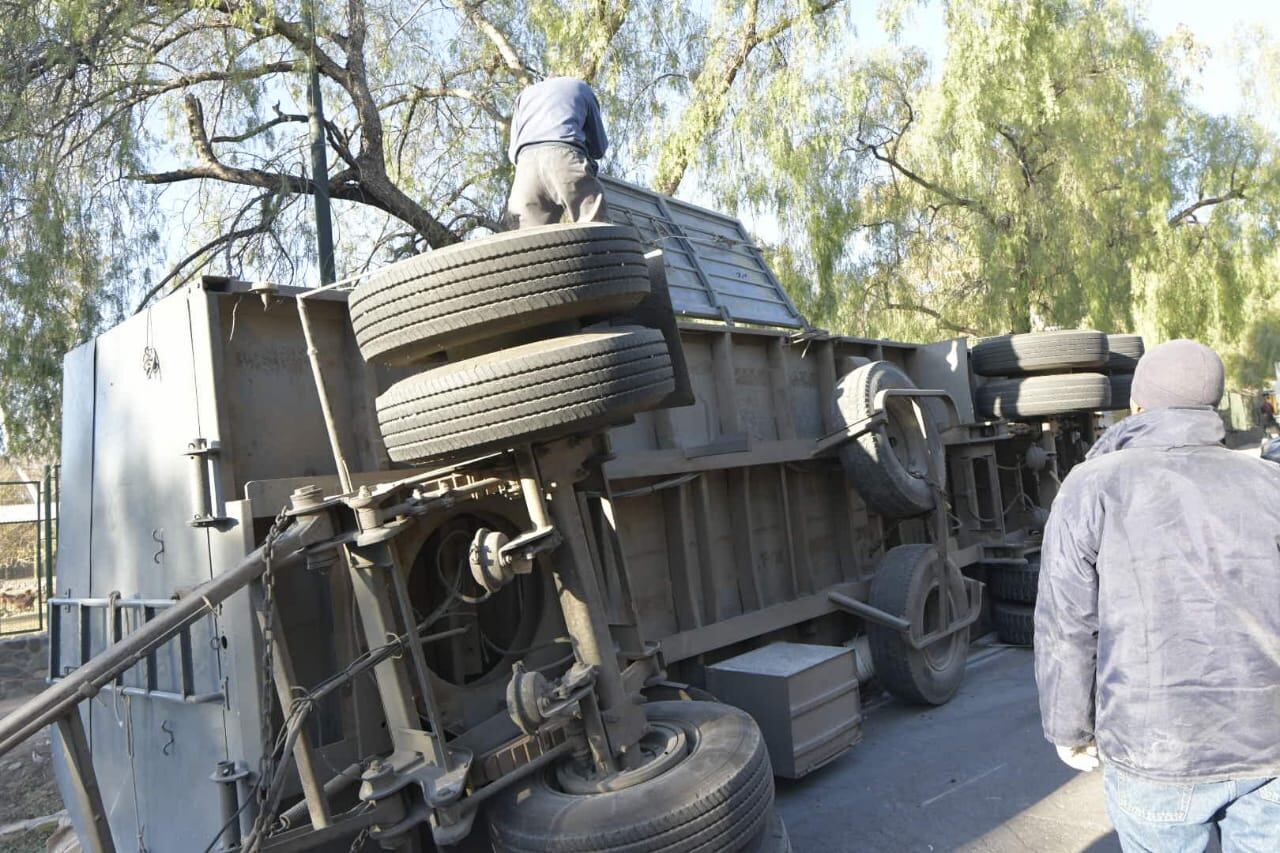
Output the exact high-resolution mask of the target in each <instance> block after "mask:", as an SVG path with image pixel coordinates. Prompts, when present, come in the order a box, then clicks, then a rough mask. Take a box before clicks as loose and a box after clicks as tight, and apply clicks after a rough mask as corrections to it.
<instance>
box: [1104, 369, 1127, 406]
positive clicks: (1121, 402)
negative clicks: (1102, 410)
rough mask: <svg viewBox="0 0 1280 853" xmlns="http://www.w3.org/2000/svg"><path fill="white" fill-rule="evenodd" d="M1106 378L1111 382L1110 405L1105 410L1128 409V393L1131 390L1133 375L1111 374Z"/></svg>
mask: <svg viewBox="0 0 1280 853" xmlns="http://www.w3.org/2000/svg"><path fill="white" fill-rule="evenodd" d="M1108 378H1109V379H1110V380H1111V405H1109V406H1108V407H1107V408H1109V409H1111V410H1113V411H1118V410H1120V409H1127V408H1129V407H1130V404H1129V392H1130V391H1132V390H1133V374H1132V373H1113V374H1111V376H1110V377H1108Z"/></svg>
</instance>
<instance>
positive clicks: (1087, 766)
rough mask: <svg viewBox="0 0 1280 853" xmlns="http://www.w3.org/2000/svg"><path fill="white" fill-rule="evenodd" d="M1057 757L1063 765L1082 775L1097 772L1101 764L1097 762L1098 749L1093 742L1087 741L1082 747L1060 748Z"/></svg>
mask: <svg viewBox="0 0 1280 853" xmlns="http://www.w3.org/2000/svg"><path fill="white" fill-rule="evenodd" d="M1058 757H1059V758H1061V759H1062V763H1063V764H1065V765H1067V766H1068V767H1071V768H1074V769H1076V770H1080V771H1082V772H1084V773H1090V772H1092V771H1094V770H1097V769H1098V765H1100V764H1101V763H1102V762H1101V761H1099V760H1098V747H1097V746H1095V745H1094V743H1093V741H1089V742H1088V743H1086V744H1085V745H1084V746H1060V747H1058Z"/></svg>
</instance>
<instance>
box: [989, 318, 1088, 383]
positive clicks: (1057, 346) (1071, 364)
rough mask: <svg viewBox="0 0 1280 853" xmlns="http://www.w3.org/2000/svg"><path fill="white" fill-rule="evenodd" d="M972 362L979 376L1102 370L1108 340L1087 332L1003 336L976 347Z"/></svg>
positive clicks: (1085, 330)
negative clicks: (1090, 369)
mask: <svg viewBox="0 0 1280 853" xmlns="http://www.w3.org/2000/svg"><path fill="white" fill-rule="evenodd" d="M970 361H971V363H972V364H973V372H974V373H977V374H978V375H979V376H1021V375H1024V374H1027V373H1049V372H1053V371H1059V370H1081V369H1088V368H1096V367H1103V366H1104V365H1106V363H1107V336H1106V335H1104V334H1102V332H1094V331H1091V330H1088V329H1081V330H1070V331H1062V332H1031V333H1028V334H1023V335H1000V336H998V337H994V338H984V339H983V340H981V341H978V343H976V344H974V347H973V351H972V352H971V354H970Z"/></svg>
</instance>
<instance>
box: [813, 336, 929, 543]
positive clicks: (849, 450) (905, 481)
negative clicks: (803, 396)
mask: <svg viewBox="0 0 1280 853" xmlns="http://www.w3.org/2000/svg"><path fill="white" fill-rule="evenodd" d="M914 387H916V386H915V383H913V382H912V381H911V379H910V377H908V376H907V374H905V373H903V372H902V370H901V369H899V368H898V367H897V366H896V365H894V364H891V363H890V362H887V361H873V362H871V363H870V364H864V365H863V366H862V367H859V368H857V369H856V370H854V371H853V372H852V373H850V374H848V375H847V376H844V377H842V378H841V379H840V381H838V382H837V383H836V395H835V408H836V411H835V418H836V422H837V423H839V424H840V425H841V426H849V425H851V424H855V423H858V422H859V421H864V420H866V419H867V418H869V417H871V415H872V413H873V411H874V408H875V397H876V393H877V392H879V391H880V390H881V389H884V388H914ZM885 409H886V414H887V415H888V418H887V420H886V422H885V423H884V424H882V425H881V426H879V427H877V428H876V429H874V430H872V431H870V432H867V433H864V434H863V435H860V436H858V437H857V438H855V439H852V440H851V441H848V442H846V443H845V444H843V445H841V447H840V451H839V454H840V463H841V465H842V466H843V467H844V471H845V476H846V478H847V479H848V480H849V485H851V486H853V488H854V490H855V491H856V492H857V493H858V494H859V495H861V496H862V499H863V500H864V501H866V502H867V506H868V508H870V510H871V511H872V512H874V513H878V514H880V515H883V516H885V517H886V518H909V517H911V516H914V515H921V514H923V513H926V512H929V511H930V510H932V509H933V507H934V488H933V487H934V484H933V482H932V477H933V460H935V459H939V460H940V459H941V458H942V452H943V450H942V438H941V436H940V435H939V433H938V430H937V429H936V428H935V427H934V425H933V422H932V420H931V419H930V418H929V416H928V410H927V409H926V410H925V423H924V427H923V429H922V428H921V425H920V423H919V421H918V420H917V419H916V416H915V410H914V406H913V405H912V403H911V401H910V400H908V399H906V398H903V397H891V398H889V399H888V400H887V401H886V404H885Z"/></svg>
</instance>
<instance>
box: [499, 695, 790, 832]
mask: <svg viewBox="0 0 1280 853" xmlns="http://www.w3.org/2000/svg"><path fill="white" fill-rule="evenodd" d="M644 711H645V716H646V717H647V718H648V719H649V720H650V721H651V722H659V723H664V724H666V725H668V726H678V727H679V728H680V729H681V730H683V732H684V734H685V738H686V741H687V744H688V752H687V754H686V755H685V756H684V757H683V758H682V759H681V760H679V761H678V762H677V763H675V764H674V765H672V766H671V767H670V768H668V769H667V770H665V771H664V772H662V773H660V774H659V775H656V776H653V777H651V778H647V779H645V780H644V781H639V782H637V783H636V784H633V785H631V786H629V787H623V788H621V789H618V790H607V791H603V792H601V793H590V794H573V793H567V792H566V791H565V790H564V789H563V787H562V786H561V785H560V784H559V782H558V778H559V777H558V775H557V773H556V772H555V771H554V770H548V771H545V772H541V773H535V774H533V775H532V776H531V777H529V778H528V779H526V780H524V781H522V782H519V783H517V784H515V785H513V786H512V787H511V788H509V789H508V790H506V791H503V792H501V793H499V794H498V795H497V796H495V797H494V799H493V800H492V802H491V803H490V804H489V806H488V816H489V834H490V838H491V840H492V841H493V849H494V850H495V851H498V853H619V852H620V851H626V853H658V851H669V853H692V851H699V853H703V851H705V853H711V851H735V850H743V849H744V848H748V849H749V847H750V845H751V843H752V842H753V841H755V840H756V839H758V838H760V837H761V834H762V833H766V832H768V831H769V824H770V820H771V814H772V807H773V771H772V769H771V767H770V765H769V754H768V752H767V751H766V749H765V743H764V738H763V737H762V736H761V734H760V727H759V726H757V725H756V722H755V720H753V719H751V717H750V716H749V715H748V714H747V713H746V712H745V711H741V710H739V709H737V708H732V707H730V706H728V705H721V704H720V703H718V702H650V703H648V704H647V705H645V706H644ZM776 835H777V834H776V833H774V838H773V839H772V840H773V841H774V846H773V847H768V846H766V847H764V848H763V849H765V850H776V849H779V847H778V842H777V838H776ZM782 841H783V842H785V835H783V837H782ZM783 849H785V848H783Z"/></svg>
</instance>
